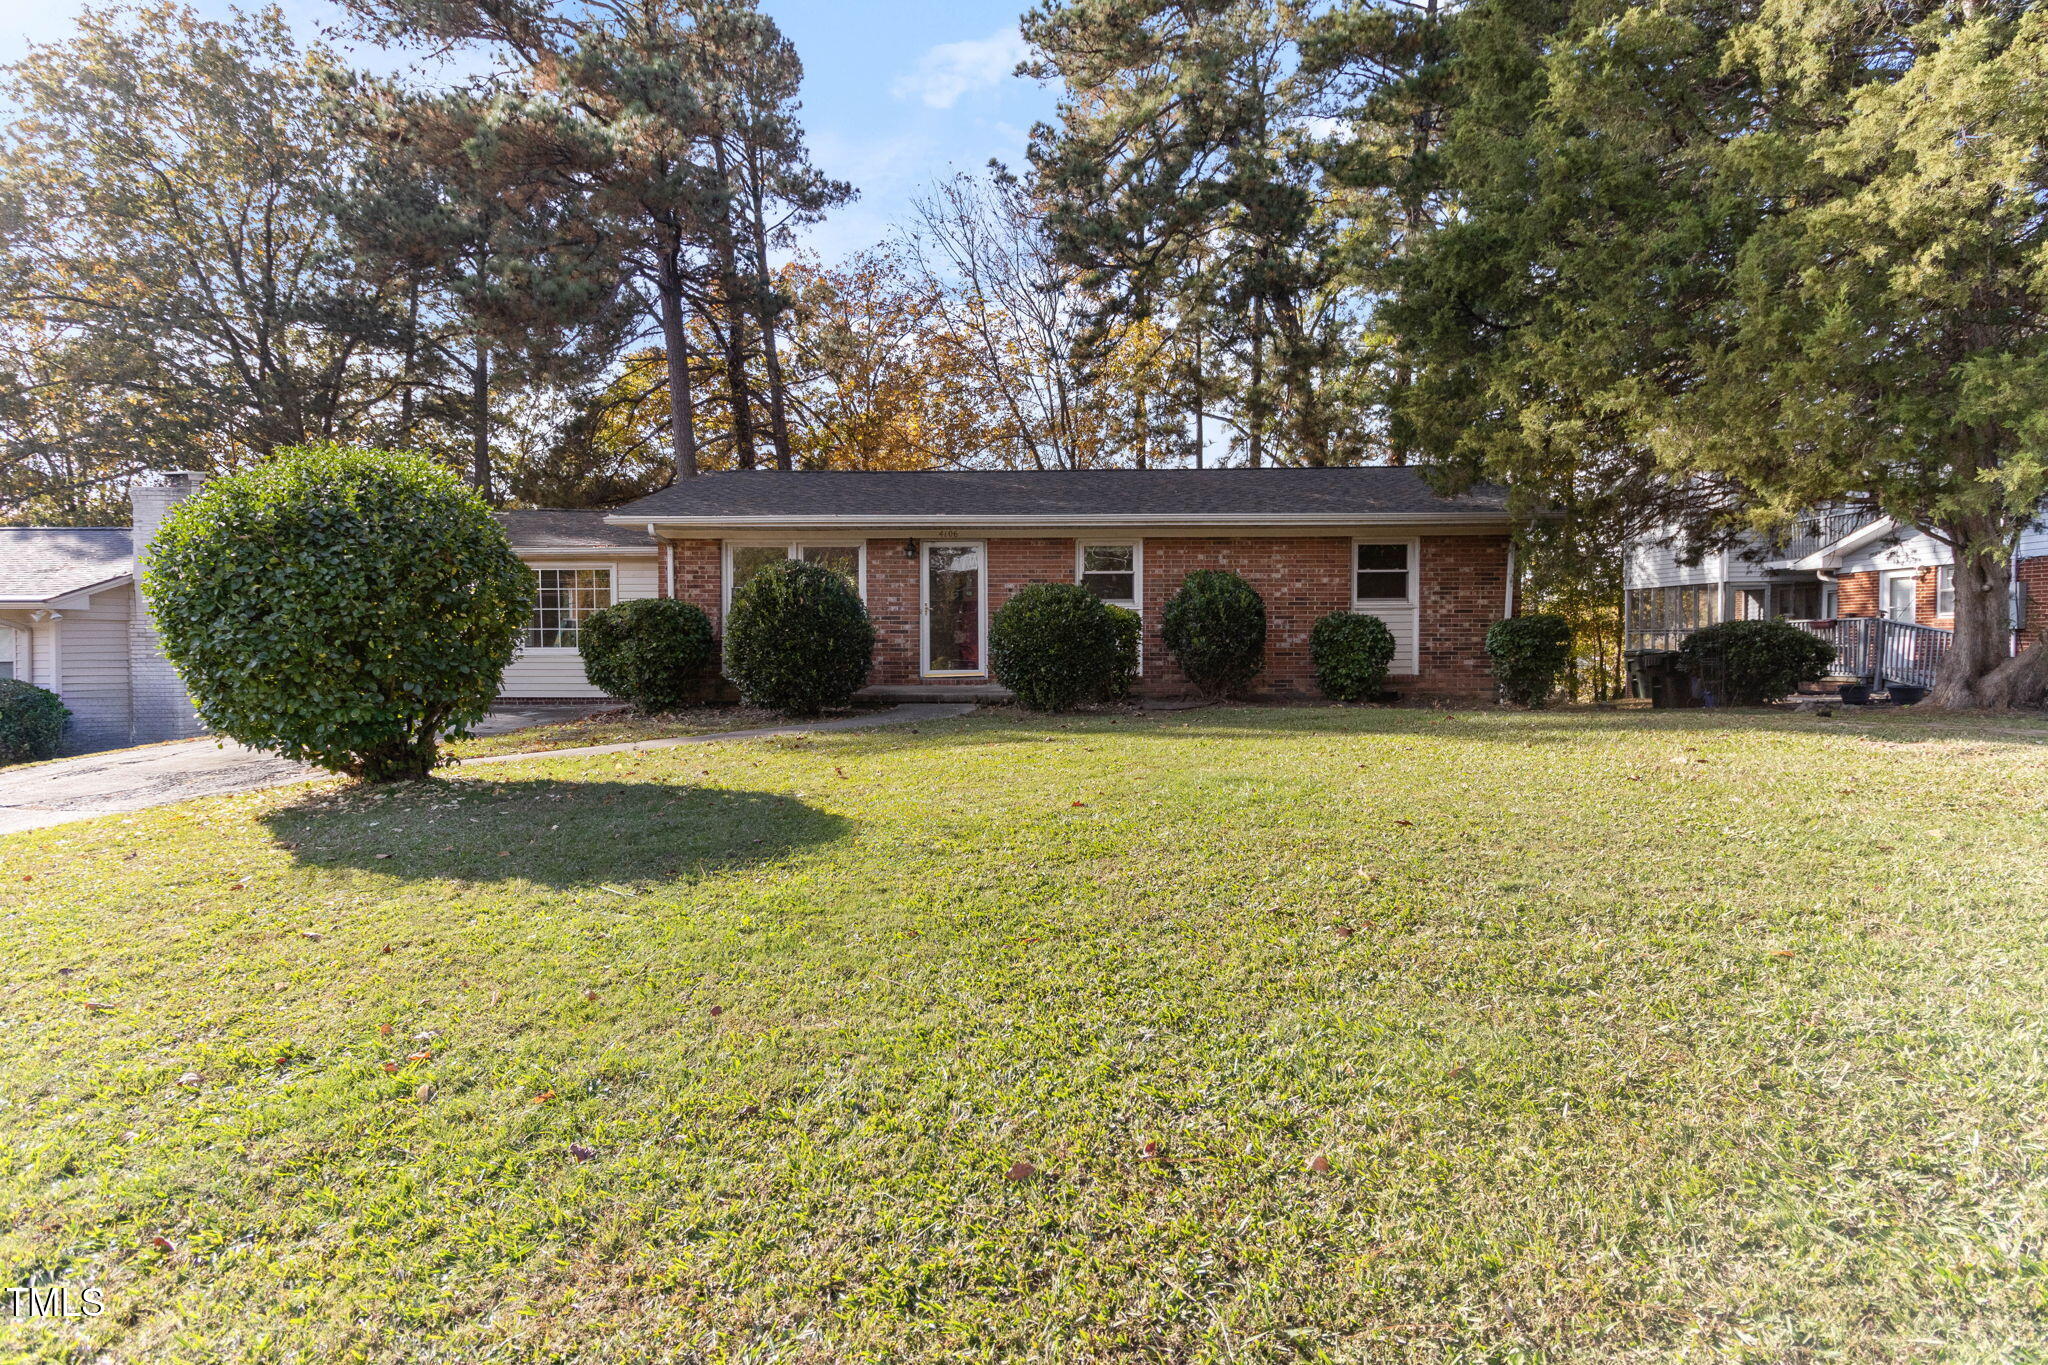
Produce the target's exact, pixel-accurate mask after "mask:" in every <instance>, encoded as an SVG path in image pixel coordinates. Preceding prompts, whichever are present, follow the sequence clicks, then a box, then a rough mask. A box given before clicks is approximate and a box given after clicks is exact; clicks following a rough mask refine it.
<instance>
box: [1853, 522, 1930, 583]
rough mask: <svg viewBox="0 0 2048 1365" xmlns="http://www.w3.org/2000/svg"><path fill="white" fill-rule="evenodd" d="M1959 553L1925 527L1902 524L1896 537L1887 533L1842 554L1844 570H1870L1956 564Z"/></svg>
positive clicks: (1865, 571)
mask: <svg viewBox="0 0 2048 1365" xmlns="http://www.w3.org/2000/svg"><path fill="white" fill-rule="evenodd" d="M1954 562H1955V556H1954V555H1952V554H1951V553H1950V552H1949V548H1948V546H1946V545H1944V544H1942V543H1941V542H1940V541H1938V540H1936V539H1935V538H1934V537H1933V536H1930V535H1928V534H1927V533H1926V532H1924V531H1914V530H1910V529H1906V528H1901V529H1900V531H1899V532H1898V534H1897V535H1896V537H1894V536H1883V537H1880V538H1879V539H1877V540H1875V541H1872V542H1871V543H1870V544H1868V545H1862V546H1858V547H1857V548H1856V549H1854V550H1852V551H1850V552H1849V553H1848V554H1846V555H1844V556H1843V557H1842V565H1841V572H1843V573H1868V572H1869V571H1871V570H1873V569H1919V568H1925V567H1926V566H1927V565H1929V564H1952V563H1954Z"/></svg>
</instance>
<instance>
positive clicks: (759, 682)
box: [725, 559, 875, 716]
mask: <svg viewBox="0 0 2048 1365" xmlns="http://www.w3.org/2000/svg"><path fill="white" fill-rule="evenodd" d="M874 653H875V627H874V623H873V622H872V621H870V620H869V619H868V611H867V608H866V607H864V606H862V605H861V601H860V594H859V593H857V592H855V591H854V588H853V585H852V584H851V583H849V582H847V581H846V576H845V575H844V574H841V573H839V572H837V571H836V570H833V569H830V568H827V567H826V566H825V565H823V564H813V563H811V562H809V561H808V560H802V559H788V560H784V561H782V562H781V563H779V564H771V565H769V566H768V567H767V568H765V569H762V570H760V571H759V572H758V573H756V574H755V575H754V576H753V577H751V578H749V579H748V580H747V581H746V582H745V583H742V584H741V585H740V586H739V589H738V590H737V591H736V592H734V593H733V595H732V609H731V610H730V611H729V612H727V613H726V621H725V676H726V677H727V678H728V679H729V680H730V681H731V682H732V684H733V686H735V687H737V688H739V690H740V695H741V696H742V697H744V698H745V699H746V700H747V701H748V702H749V703H751V704H753V705H755V706H766V707H770V708H772V709H774V710H777V711H781V712H783V713H785V714H787V715H792V716H815V715H817V714H818V713H819V712H820V711H822V710H824V709H825V708H826V707H828V706H844V705H846V704H847V703H848V702H850V701H852V700H853V694H854V693H855V692H858V691H859V690H860V689H861V688H862V687H863V686H865V685H866V683H867V680H868V669H869V668H870V667H871V666H872V664H873V660H874Z"/></svg>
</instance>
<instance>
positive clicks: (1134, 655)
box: [1103, 607, 1145, 701]
mask: <svg viewBox="0 0 2048 1365" xmlns="http://www.w3.org/2000/svg"><path fill="white" fill-rule="evenodd" d="M1104 610H1105V611H1107V612H1108V613H1109V621H1110V625H1111V626H1112V627H1114V628H1115V630H1116V677H1115V678H1114V679H1112V680H1111V682H1110V686H1109V690H1108V691H1107V692H1104V693H1103V700H1104V701H1122V700H1123V699H1124V698H1125V697H1128V696H1130V695H1131V693H1133V692H1135V691H1136V690H1137V688H1138V659H1139V655H1138V646H1139V641H1140V640H1142V639H1143V637H1144V634H1145V618H1144V617H1142V616H1140V615H1139V614H1138V613H1137V612H1135V611H1132V610H1131V609H1130V608H1129V607H1105V608H1104Z"/></svg>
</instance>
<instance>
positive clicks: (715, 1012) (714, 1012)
mask: <svg viewBox="0 0 2048 1365" xmlns="http://www.w3.org/2000/svg"><path fill="white" fill-rule="evenodd" d="M724 1013H725V1006H723V1005H713V1006H712V1007H711V1017H712V1018H714V1019H716V1018H717V1017H718V1016H719V1015H721V1014H724Z"/></svg>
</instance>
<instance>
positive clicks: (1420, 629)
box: [609, 467, 1513, 698]
mask: <svg viewBox="0 0 2048 1365" xmlns="http://www.w3.org/2000/svg"><path fill="white" fill-rule="evenodd" d="M609 520H610V521H611V522H612V523H613V524H614V525H616V526H619V527H622V528H625V527H632V528H641V529H644V530H645V531H646V532H647V533H650V534H651V535H653V536H654V537H655V539H656V541H657V542H658V543H659V545H660V546H661V550H662V554H661V584H660V591H661V592H662V594H663V595H665V596H674V597H680V598H683V599H684V600H687V601H690V602H694V603H696V604H697V605H698V606H700V607H702V608H703V609H704V610H705V612H706V613H708V614H709V615H710V617H711V619H712V621H713V623H714V625H715V626H716V627H717V628H718V629H719V630H720V631H721V633H722V631H723V621H724V616H725V611H726V608H727V607H728V605H729V604H730V602H731V600H732V591H733V589H734V587H735V586H737V585H738V584H739V583H741V582H744V581H745V580H746V578H747V576H748V575H749V574H751V573H754V572H756V571H758V570H759V569H760V568H761V567H762V566H763V565H765V564H770V563H773V562H775V561H776V560H779V559H785V558H790V557H795V556H801V557H803V558H805V559H811V560H816V561H818V562H821V563H825V564H830V565H832V566H834V567H836V568H838V569H840V570H841V571H842V572H844V573H845V574H846V575H847V577H848V579H849V580H851V581H852V582H853V584H854V586H855V587H856V589H857V590H858V591H859V592H860V594H861V597H862V599H863V600H864V601H865V602H866V603H867V608H868V613H869V615H870V616H871V617H872V618H873V619H874V622H875V627H876V632H877V637H878V638H877V644H876V649H875V663H874V671H873V673H872V675H871V679H870V681H871V687H870V691H871V693H873V694H875V695H879V696H893V697H905V696H914V695H915V696H923V695H931V694H947V695H956V696H957V695H988V694H991V693H993V692H994V691H995V690H996V689H995V687H994V681H995V680H994V678H993V677H992V676H991V674H990V673H989V667H988V624H989V618H990V616H991V615H992V614H993V613H994V612H995V611H996V609H998V608H999V607H1001V606H1002V604H1003V603H1004V602H1005V601H1007V600H1008V599H1009V597H1010V595H1011V594H1012V593H1014V592H1016V591H1017V590H1018V589H1019V588H1021V587H1023V586H1024V585H1026V584H1028V583H1037V582H1055V583H1079V584H1081V585H1083V586H1085V587H1088V588H1090V589H1091V590H1093V591H1094V592H1095V593H1097V594H1098V595H1099V596H1101V597H1102V598H1103V599H1104V600H1106V601H1110V602H1114V603H1117V604H1119V605H1122V606H1127V607H1131V608H1134V609H1136V610H1137V611H1139V612H1140V613H1141V614H1142V616H1143V618H1144V629H1143V635H1142V641H1143V643H1142V650H1141V653H1142V677H1141V679H1140V690H1141V691H1142V692H1144V693H1146V694H1150V695H1170V694H1175V693H1180V692H1184V691H1186V690H1187V683H1186V680H1185V679H1184V678H1183V677H1182V676H1181V674H1180V671H1179V670H1178V669H1177V668H1175V666H1174V664H1173V661H1172V659H1171V658H1170V657H1169V656H1168V654H1167V651H1166V647H1165V642H1164V641H1163V640H1162V639H1161V638H1160V623H1161V616H1162V614H1163V612H1164V611H1165V608H1166V603H1167V600H1168V599H1169V598H1171V597H1172V596H1173V594H1174V593H1175V592H1176V591H1177V590H1178V589H1179V587H1180V585H1181V582H1182V580H1183V579H1184V578H1186V577H1187V575H1188V574H1189V573H1190V572H1191V571H1193V570H1195V569H1229V570H1232V571H1234V572H1236V573H1239V574H1242V575H1243V576H1244V577H1245V578H1246V579H1248V580H1249V581H1250V582H1251V584H1252V586H1253V587H1255V588H1256V589H1257V590H1258V591H1259V593H1260V595H1261V596H1263V597H1264V599H1265V602H1266V612H1267V639H1266V666H1265V671H1264V672H1263V673H1262V674H1261V675H1260V676H1259V678H1258V679H1257V680H1256V681H1255V682H1254V684H1253V685H1254V687H1255V688H1256V689H1257V690H1258V691H1260V692H1262V693H1264V694H1267V695H1280V696H1289V695H1293V696H1307V695H1313V694H1314V693H1315V681H1314V673H1313V669H1312V668H1311V666H1310V662H1309V653H1308V637H1309V630H1310V628H1311V627H1312V626H1313V625H1314V624H1315V622H1316V620H1317V619H1318V618H1319V617H1322V616H1324V615H1325V614H1327V613H1329V612H1333V611H1356V612H1361V613H1368V614H1371V615H1374V616H1378V617H1379V618H1381V619H1382V620H1384V621H1385V622H1386V623H1387V625H1388V627H1389V628H1390V629H1391V630H1392V632H1393V635H1394V639H1395V646H1396V647H1395V653H1394V664H1393V670H1392V677H1391V679H1390V685H1391V686H1392V687H1394V688H1396V689H1399V690H1402V691H1405V692H1410V693H1417V694H1428V695H1437V696H1447V697H1466V698H1476V697H1490V696H1491V695H1492V693H1493V687H1494V683H1493V679H1492V677H1491V675H1490V674H1489V672H1488V667H1487V660H1486V655H1485V649H1484V640H1485V635H1486V630H1487V627H1488V626H1490V625H1491V624H1492V623H1493V622H1495V621H1497V620H1499V619H1500V618H1501V617H1502V616H1503V615H1507V614H1510V613H1511V612H1512V610H1513V601H1512V597H1511V587H1510V582H1511V578H1512V552H1511V550H1510V539H1509V530H1510V519H1509V515H1508V512H1507V509H1506V501H1505V495H1504V494H1503V493H1502V492H1501V491H1500V490H1496V489H1480V490H1475V491H1474V492H1471V493H1469V494H1466V495H1464V496H1461V497H1455V498H1446V497H1442V496H1439V495H1438V494H1436V493H1435V492H1432V491H1431V490H1430V488H1429V487H1428V485H1427V484H1426V483H1425V482H1424V481H1423V479H1422V477H1421V476H1420V474H1418V473H1417V472H1416V471H1415V470H1413V469H1405V468H1391V467H1366V468H1342V469H1210V470H1196V469H1171V470H1134V469H1105V470H1081V471H1043V472H1029V471H1023V472H1011V471H917V472H872V473H871V472H843V473H782V472H774V471H747V472H739V473H726V474H706V475H700V476H698V477H697V478H694V479H685V480H681V481H679V482H677V483H676V484H675V485H673V486H672V487H670V488H667V489H664V490H663V491H661V492H659V493H655V494H652V495H651V496H649V497H645V498H642V499H640V500H639V501H637V502H633V503H630V504H628V505H626V506H624V507H622V508H620V509H618V510H617V511H616V512H614V513H613V514H612V515H611V517H610V519H609Z"/></svg>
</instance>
